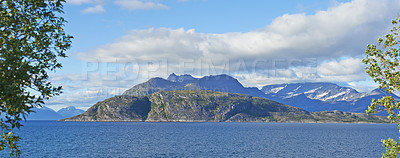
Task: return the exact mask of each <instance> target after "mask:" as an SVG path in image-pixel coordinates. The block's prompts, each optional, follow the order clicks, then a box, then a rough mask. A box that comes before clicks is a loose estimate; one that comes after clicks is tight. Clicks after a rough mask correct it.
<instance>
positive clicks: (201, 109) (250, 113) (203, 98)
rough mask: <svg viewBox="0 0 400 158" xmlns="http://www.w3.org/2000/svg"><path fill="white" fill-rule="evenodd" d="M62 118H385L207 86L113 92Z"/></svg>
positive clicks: (109, 119) (204, 120) (337, 119)
mask: <svg viewBox="0 0 400 158" xmlns="http://www.w3.org/2000/svg"><path fill="white" fill-rule="evenodd" d="M62 121H172V122H199V121H201V122H223V121H225V122H387V120H386V119H385V118H384V117H380V116H366V115H365V114H354V113H343V112H339V111H334V112H314V113H310V112H307V111H305V110H303V109H300V108H296V107H292V106H288V105H284V104H281V103H278V102H274V101H271V100H268V99H265V98H259V97H252V96H248V95H243V94H234V93H224V92H214V91H206V90H178V91H158V92H155V93H153V94H150V95H147V96H144V97H134V96H128V95H123V96H116V97H112V98H109V99H106V100H104V101H102V102H98V103H96V104H95V105H93V106H92V107H91V108H89V109H88V110H87V111H86V112H85V113H83V114H81V115H77V116H74V117H71V118H67V119H63V120H62Z"/></svg>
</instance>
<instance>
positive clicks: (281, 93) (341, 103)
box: [261, 82, 399, 112]
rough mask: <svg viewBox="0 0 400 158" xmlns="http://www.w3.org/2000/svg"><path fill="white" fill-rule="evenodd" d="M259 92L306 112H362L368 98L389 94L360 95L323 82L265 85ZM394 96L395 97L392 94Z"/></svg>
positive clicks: (353, 90)
mask: <svg viewBox="0 0 400 158" xmlns="http://www.w3.org/2000/svg"><path fill="white" fill-rule="evenodd" d="M261 91H263V92H264V93H265V94H266V95H267V96H266V98H268V99H271V100H275V101H278V102H281V103H284V104H288V105H292V106H296V107H300V108H303V109H305V110H307V111H324V110H340V111H346V112H365V110H366V109H367V107H368V105H370V103H371V100H372V99H379V98H381V97H383V96H386V95H389V94H387V93H386V92H384V91H383V90H378V89H376V90H374V91H372V92H370V93H360V92H358V91H356V90H355V89H352V88H349V87H342V86H339V85H336V84H334V83H326V82H317V83H292V84H277V85H267V86H264V87H263V88H262V89H261ZM394 97H395V98H397V99H398V98H399V97H397V96H395V95H394Z"/></svg>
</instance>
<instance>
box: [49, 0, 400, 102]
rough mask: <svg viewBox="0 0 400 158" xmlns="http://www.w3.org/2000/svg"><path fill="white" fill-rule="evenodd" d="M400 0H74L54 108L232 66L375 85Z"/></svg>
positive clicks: (283, 77) (255, 81)
mask: <svg viewBox="0 0 400 158" xmlns="http://www.w3.org/2000/svg"><path fill="white" fill-rule="evenodd" d="M398 10H400V2H398V1H395V0H368V1H367V0H353V1H351V0H344V1H341V0H340V1H339V0H338V1H334V0H298V1H296V0H290V1H281V0H253V1H248V0H67V3H66V4H65V5H64V11H65V13H64V15H63V16H64V17H65V18H66V20H67V21H68V23H67V24H66V26H65V29H66V31H67V32H68V33H69V34H71V35H73V36H74V40H73V44H72V49H70V50H69V51H68V55H69V57H68V58H66V59H61V61H62V63H63V66H64V67H63V69H61V70H57V71H56V72H55V73H52V74H51V81H52V82H53V83H54V84H55V85H62V86H63V87H64V93H63V94H62V95H61V96H57V97H54V98H52V99H51V100H49V101H48V102H47V104H46V106H48V107H50V108H53V109H55V110H57V109H60V108H62V107H66V106H76V107H78V108H82V109H87V108H88V107H90V106H92V105H93V104H94V103H96V102H97V101H102V100H104V99H105V98H108V97H111V96H114V95H118V94H121V93H122V92H123V91H124V90H126V89H128V88H130V87H132V86H134V85H136V84H138V83H141V82H144V81H146V80H148V79H149V78H151V77H167V76H168V75H169V74H170V73H173V72H174V73H177V74H192V75H194V76H196V77H201V76H205V75H213V74H221V73H224V74H228V75H231V76H233V77H236V78H238V79H239V81H240V82H241V83H242V84H244V85H245V86H251V87H262V86H264V85H268V84H276V83H291V82H335V83H338V84H340V85H344V86H350V87H352V88H355V89H357V90H359V91H369V90H371V89H373V88H376V85H375V84H374V83H373V82H372V81H371V79H369V77H368V75H366V74H365V72H364V65H363V64H362V63H361V59H362V58H363V56H364V51H365V48H366V45H367V44H371V43H375V42H376V39H377V38H378V37H380V36H382V35H383V34H385V33H387V31H388V30H389V29H388V28H389V26H390V25H389V24H390V20H391V19H394V18H395V17H396V16H398V15H399V11H398Z"/></svg>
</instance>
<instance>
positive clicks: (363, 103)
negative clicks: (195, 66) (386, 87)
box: [123, 73, 399, 113]
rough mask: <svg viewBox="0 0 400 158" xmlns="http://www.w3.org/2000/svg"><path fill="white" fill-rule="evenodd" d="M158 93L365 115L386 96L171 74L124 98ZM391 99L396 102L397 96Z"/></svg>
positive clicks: (375, 92) (324, 84) (330, 87)
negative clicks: (213, 94) (225, 95)
mask: <svg viewBox="0 0 400 158" xmlns="http://www.w3.org/2000/svg"><path fill="white" fill-rule="evenodd" d="M161 90H164V91H172V90H212V91H218V92H229V93H239V94H245V95H250V96H255V97H262V98H267V99H270V100H273V101H277V102H280V103H283V104H287V105H291V106H295V107H299V108H302V109H305V110H307V111H310V112H316V111H332V110H340V111H344V112H358V113H364V112H365V110H366V109H367V107H368V105H370V103H371V100H372V99H379V98H381V97H382V96H386V95H389V94H387V93H386V92H384V91H383V90H379V89H375V90H373V91H372V92H370V93H360V92H357V91H356V90H355V89H352V88H349V87H342V86H338V85H336V84H334V83H327V82H317V83H291V84H275V85H267V86H264V87H262V89H261V90H260V89H258V88H255V87H244V86H243V85H242V84H241V83H240V82H239V81H238V80H237V79H235V78H233V77H231V76H228V75H214V76H206V77H202V78H195V77H192V76H191V75H187V74H186V75H180V76H178V75H176V74H174V73H173V74H171V75H169V77H168V78H167V79H163V78H152V79H150V80H148V81H147V82H144V83H142V84H138V85H136V86H133V87H132V88H130V89H128V90H127V91H125V92H124V93H123V95H130V96H146V95H149V94H152V93H155V92H158V91H161ZM393 96H394V97H395V98H396V99H399V97H398V96H396V95H393Z"/></svg>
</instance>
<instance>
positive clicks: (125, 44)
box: [81, 0, 400, 63]
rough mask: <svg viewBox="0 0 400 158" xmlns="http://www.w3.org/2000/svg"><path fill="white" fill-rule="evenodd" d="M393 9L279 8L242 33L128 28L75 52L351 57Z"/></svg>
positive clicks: (364, 4) (142, 57)
mask: <svg viewBox="0 0 400 158" xmlns="http://www.w3.org/2000/svg"><path fill="white" fill-rule="evenodd" d="M120 2H121V4H122V2H125V1H120ZM133 3H136V1H135V2H133ZM126 6H129V5H126ZM398 9H400V2H398V1H377V0H375V1H365V0H354V1H352V2H348V3H342V4H340V5H337V6H335V7H331V8H329V9H328V10H326V11H319V12H317V13H315V14H314V15H306V14H285V15H283V16H280V17H278V18H276V19H275V20H273V22H272V24H270V25H268V26H266V27H265V28H262V29H259V30H255V31H251V32H246V33H238V32H229V33H224V34H213V33H199V32H196V31H195V30H193V29H184V28H179V29H169V28H157V29H154V28H150V29H146V30H132V31H130V32H129V33H127V34H126V35H125V36H123V37H121V38H119V39H118V40H117V41H116V42H114V43H110V44H107V45H103V46H100V47H98V48H97V49H94V50H92V51H89V52H86V53H83V54H82V55H81V57H82V59H83V60H87V61H91V60H92V59H105V60H108V59H112V60H118V61H119V62H127V61H131V60H137V61H147V60H159V59H168V60H169V62H175V63H179V62H181V61H182V60H188V59H198V58H210V59H213V60H214V61H215V62H222V60H225V59H226V58H229V59H230V60H239V59H243V60H246V61H249V60H250V61H254V60H256V59H259V58H263V59H288V58H290V59H296V58H318V59H320V60H324V59H330V58H337V57H341V56H350V57H353V56H357V55H360V53H362V52H363V49H364V48H365V45H366V44H367V42H373V41H375V40H376V37H377V36H378V35H380V34H381V33H382V31H383V30H384V29H386V27H387V24H389V22H390V19H391V18H393V17H394V15H396V13H395V11H396V10H398ZM382 17H385V18H382Z"/></svg>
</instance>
